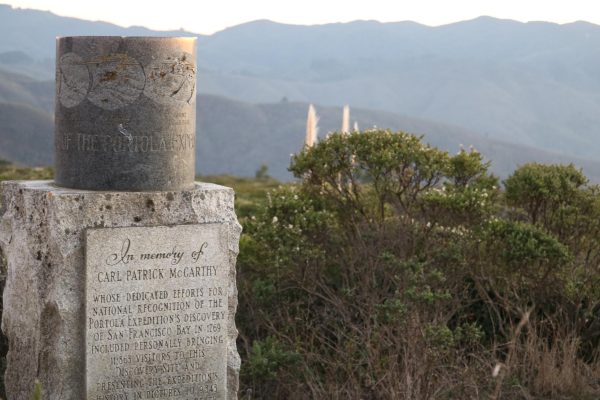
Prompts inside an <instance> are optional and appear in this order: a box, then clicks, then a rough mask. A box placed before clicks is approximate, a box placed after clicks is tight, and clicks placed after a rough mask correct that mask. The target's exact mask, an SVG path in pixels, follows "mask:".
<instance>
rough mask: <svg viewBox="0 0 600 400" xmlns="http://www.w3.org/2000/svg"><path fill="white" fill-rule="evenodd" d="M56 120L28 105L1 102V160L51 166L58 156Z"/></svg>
mask: <svg viewBox="0 0 600 400" xmlns="http://www.w3.org/2000/svg"><path fill="white" fill-rule="evenodd" d="M53 125H54V122H53V120H52V118H51V117H50V115H48V114H47V113H44V112H42V111H39V110H37V109H35V108H32V107H30V106H27V105H21V104H13V103H4V102H0V159H5V160H10V161H13V162H16V163H19V164H25V165H34V166H44V165H50V164H51V163H52V159H53V157H54V146H53V144H54V139H53V135H54V127H53Z"/></svg>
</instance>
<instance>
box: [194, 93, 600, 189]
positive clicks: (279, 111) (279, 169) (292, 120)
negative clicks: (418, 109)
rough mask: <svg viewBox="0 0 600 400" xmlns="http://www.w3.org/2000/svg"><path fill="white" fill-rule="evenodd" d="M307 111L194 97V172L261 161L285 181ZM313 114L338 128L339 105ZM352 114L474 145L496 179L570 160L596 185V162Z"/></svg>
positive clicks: (365, 123)
mask: <svg viewBox="0 0 600 400" xmlns="http://www.w3.org/2000/svg"><path fill="white" fill-rule="evenodd" d="M307 109H308V104H307V103H297V102H280V103H271V104H250V103H245V102H240V101H233V100H231V99H226V98H223V97H216V96H206V95H205V96H200V97H198V112H197V114H198V153H197V158H198V160H197V167H198V171H199V172H200V173H202V174H217V173H221V174H222V173H228V174H234V175H241V176H250V175H252V174H253V173H254V171H256V170H257V169H258V168H259V167H260V164H261V163H265V164H266V165H268V166H269V172H270V173H271V175H273V176H274V177H277V178H279V179H289V178H290V175H289V173H288V172H286V170H287V167H288V166H289V162H290V155H291V154H292V153H296V152H298V151H299V150H300V149H301V148H302V146H303V143H304V131H305V126H306V112H307ZM317 113H318V114H319V118H320V119H319V129H320V134H319V135H320V137H324V136H325V135H326V134H327V132H329V131H334V130H339V129H340V123H341V116H342V109H341V107H319V106H317ZM351 117H352V120H356V121H358V122H359V125H360V126H359V127H360V128H361V129H365V128H372V127H373V126H374V125H377V126H378V127H381V128H390V129H393V130H403V131H406V132H410V133H414V134H417V135H424V141H425V142H427V143H430V144H432V145H434V146H438V147H440V148H442V149H444V150H447V151H449V152H451V153H456V152H457V151H458V150H459V148H460V144H462V145H464V146H465V147H466V148H468V147H469V146H474V147H475V148H476V149H477V150H479V151H480V152H481V153H482V154H483V155H484V156H485V157H486V158H487V159H488V160H492V170H493V171H494V172H495V173H496V174H498V175H499V176H501V177H507V176H508V175H509V174H510V173H511V172H512V171H514V169H515V168H516V167H517V166H518V165H522V164H525V163H527V162H530V161H538V162H543V163H571V162H572V163H575V164H576V165H577V166H579V167H580V168H583V170H584V172H585V173H586V174H587V176H588V177H589V178H590V179H591V180H593V181H594V182H599V183H600V162H598V161H591V160H584V159H577V158H574V157H565V156H561V155H558V154H556V153H552V152H548V151H543V150H539V149H536V148H533V147H529V146H521V145H515V144H511V143H506V142H501V141H496V140H490V139H486V138H484V137H481V136H479V135H477V134H474V133H472V132H468V131H466V130H464V129H461V128H458V127H454V126H450V125H446V124H441V123H436V122H432V121H427V120H422V119H417V118H410V117H406V116H401V115H396V114H392V113H388V112H381V111H372V110H365V109H352V110H351Z"/></svg>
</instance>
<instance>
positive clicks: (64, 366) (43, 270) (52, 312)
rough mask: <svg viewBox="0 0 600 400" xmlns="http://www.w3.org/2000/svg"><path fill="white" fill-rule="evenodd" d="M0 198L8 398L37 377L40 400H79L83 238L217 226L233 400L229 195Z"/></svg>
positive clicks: (38, 189)
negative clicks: (108, 231) (127, 230)
mask: <svg viewBox="0 0 600 400" xmlns="http://www.w3.org/2000/svg"><path fill="white" fill-rule="evenodd" d="M0 195H1V196H0V248H1V249H2V252H3V253H4V255H5V257H6V260H7V263H8V275H7V283H6V288H5V292H4V312H3V318H2V329H3V331H4V333H5V334H6V336H7V337H8V340H9V353H8V356H7V362H8V367H7V372H6V376H5V384H6V389H7V395H8V399H10V400H29V399H30V398H31V391H32V388H33V384H34V380H35V379H36V378H37V379H39V380H40V382H41V383H42V386H43V391H44V398H47V399H64V400H81V399H85V398H86V384H85V376H86V372H85V370H86V365H85V363H86V362H85V359H86V358H85V354H86V332H87V331H86V324H85V322H86V320H85V311H86V289H85V288H86V275H87V273H86V260H85V237H86V232H88V230H90V229H94V228H95V229H97V230H98V231H102V228H118V227H157V226H164V227H169V226H176V225H192V226H193V225H194V224H222V225H221V226H223V228H224V229H225V231H226V232H227V237H228V238H227V243H226V267H227V276H228V279H227V295H226V298H227V324H226V325H227V340H226V341H227V343H226V347H227V359H226V362H227V393H228V397H227V398H229V399H235V398H237V386H238V374H239V367H240V360H239V355H238V353H237V350H236V347H235V340H236V337H237V330H236V327H235V320H234V317H235V310H236V307H237V288H236V283H235V259H236V256H237V253H238V243H239V235H240V231H241V227H240V226H239V224H238V223H237V220H236V217H235V213H234V210H233V191H232V190H231V189H229V188H224V187H221V186H217V185H212V184H205V183H197V184H196V185H195V187H194V188H193V189H191V190H186V191H176V192H145V193H136V192H92V191H84V190H71V189H65V188H59V187H56V186H54V185H53V184H52V183H51V182H47V181H30V182H14V181H13V182H4V183H2V185H1V186H0ZM207 226H208V225H207ZM175 229H176V228H175ZM90 232H92V231H91V230H90ZM172 398H177V397H172ZM181 398H187V397H181Z"/></svg>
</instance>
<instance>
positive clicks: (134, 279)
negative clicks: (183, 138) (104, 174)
mask: <svg viewBox="0 0 600 400" xmlns="http://www.w3.org/2000/svg"><path fill="white" fill-rule="evenodd" d="M233 196H234V194H233V191H232V190H231V189H229V188H225V187H222V186H217V185H213V184H207V183H196V185H195V187H194V188H193V189H191V190H184V191H170V192H102V191H85V190H73V189H65V188H60V187H57V186H55V185H54V184H53V182H50V181H27V182H25V181H9V182H4V183H2V184H1V186H0V248H1V249H2V253H3V254H4V257H5V261H6V263H7V266H8V272H7V279H6V287H5V290H4V310H3V316H2V330H3V331H4V334H5V335H6V336H7V338H8V341H9V353H8V356H7V370H6V374H5V386H6V392H7V397H8V399H10V400H29V399H31V394H32V391H33V388H34V383H35V381H36V380H39V382H40V383H41V385H42V390H43V398H44V399H64V400H81V399H88V400H92V399H93V400H100V399H103V400H108V399H111V400H112V399H114V400H116V399H169V400H173V399H175V400H176V399H186V400H188V399H190V400H191V399H197V400H200V399H206V400H208V399H215V400H216V399H236V398H237V389H238V375H239V368H240V359H239V355H238V353H237V349H236V344H235V341H236V337H237V330H236V327H235V319H234V317H235V311H236V307H237V288H236V281H235V275H236V272H235V260H236V256H237V253H238V243H239V236H240V232H241V227H240V225H239V224H238V222H237V219H236V216H235V213H234V209H233Z"/></svg>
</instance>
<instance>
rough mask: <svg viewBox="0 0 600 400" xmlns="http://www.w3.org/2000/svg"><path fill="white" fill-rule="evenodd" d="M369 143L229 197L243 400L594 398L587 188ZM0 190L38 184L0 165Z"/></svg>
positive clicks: (376, 140) (378, 140)
mask: <svg viewBox="0 0 600 400" xmlns="http://www.w3.org/2000/svg"><path fill="white" fill-rule="evenodd" d="M488 168H489V165H488V164H487V163H485V162H483V159H482V156H481V154H480V153H478V152H477V151H474V150H469V151H466V150H463V149H461V150H460V151H459V152H458V153H457V154H456V155H450V154H448V153H446V152H444V151H441V150H439V149H436V148H434V147H430V146H428V145H426V144H424V143H423V142H422V141H421V138H419V137H416V136H413V135H410V134H406V133H402V132H398V133H392V132H390V131H385V130H372V131H366V132H363V133H360V134H359V133H352V134H344V135H342V134H332V135H330V136H329V137H328V138H327V139H325V140H323V141H321V142H320V143H318V144H316V145H314V146H313V147H310V148H309V147H306V148H304V149H303V150H302V151H301V152H300V153H298V154H296V155H294V156H293V157H292V163H291V166H290V171H291V172H292V173H293V174H294V175H295V176H296V177H297V179H298V181H297V183H294V184H286V185H281V184H280V183H279V182H277V181H275V180H273V179H272V178H269V176H268V173H267V169H266V168H264V167H261V169H260V170H259V171H257V178H256V179H247V178H236V177H231V176H205V177H202V178H201V179H202V180H203V181H208V182H214V183H217V184H222V185H226V186H231V187H233V188H234V189H235V190H236V196H237V197H236V203H237V204H236V207H237V212H238V216H239V218H240V222H241V223H242V225H243V226H244V233H243V234H242V238H241V243H240V255H239V258H238V288H239V308H238V313H237V323H238V329H239V331H240V336H239V342H238V348H239V351H240V354H241V356H242V361H243V362H242V371H241V393H240V397H241V398H254V399H272V398H285V399H309V398H310V399H313V398H314V399H342V398H343V399H346V398H351V399H359V398H361V399H419V400H421V399H423V400H428V399H496V400H498V399H511V400H512V399H515V400H516V399H523V400H530V399H539V400H541V399H544V400H546V399H572V400H588V399H589V400H592V399H597V398H599V397H600V243H599V241H600V188H599V187H598V186H596V185H591V184H589V182H588V181H587V179H586V177H585V176H584V175H583V174H582V173H581V171H580V170H578V169H576V168H575V167H573V166H572V165H543V164H535V163H531V164H526V165H523V166H521V167H520V168H518V169H517V170H516V171H514V172H513V173H512V174H511V175H510V177H508V178H507V179H506V180H505V181H504V182H499V180H498V178H497V177H495V176H493V175H492V174H490V172H489V169H488ZM0 174H1V175H0V180H1V179H7V178H11V177H13V176H14V177H16V176H18V177H19V179H24V178H41V177H46V176H50V175H44V174H50V171H49V170H37V171H31V170H29V171H28V170H25V169H19V168H15V167H14V166H11V165H7V164H3V165H1V166H0Z"/></svg>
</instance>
